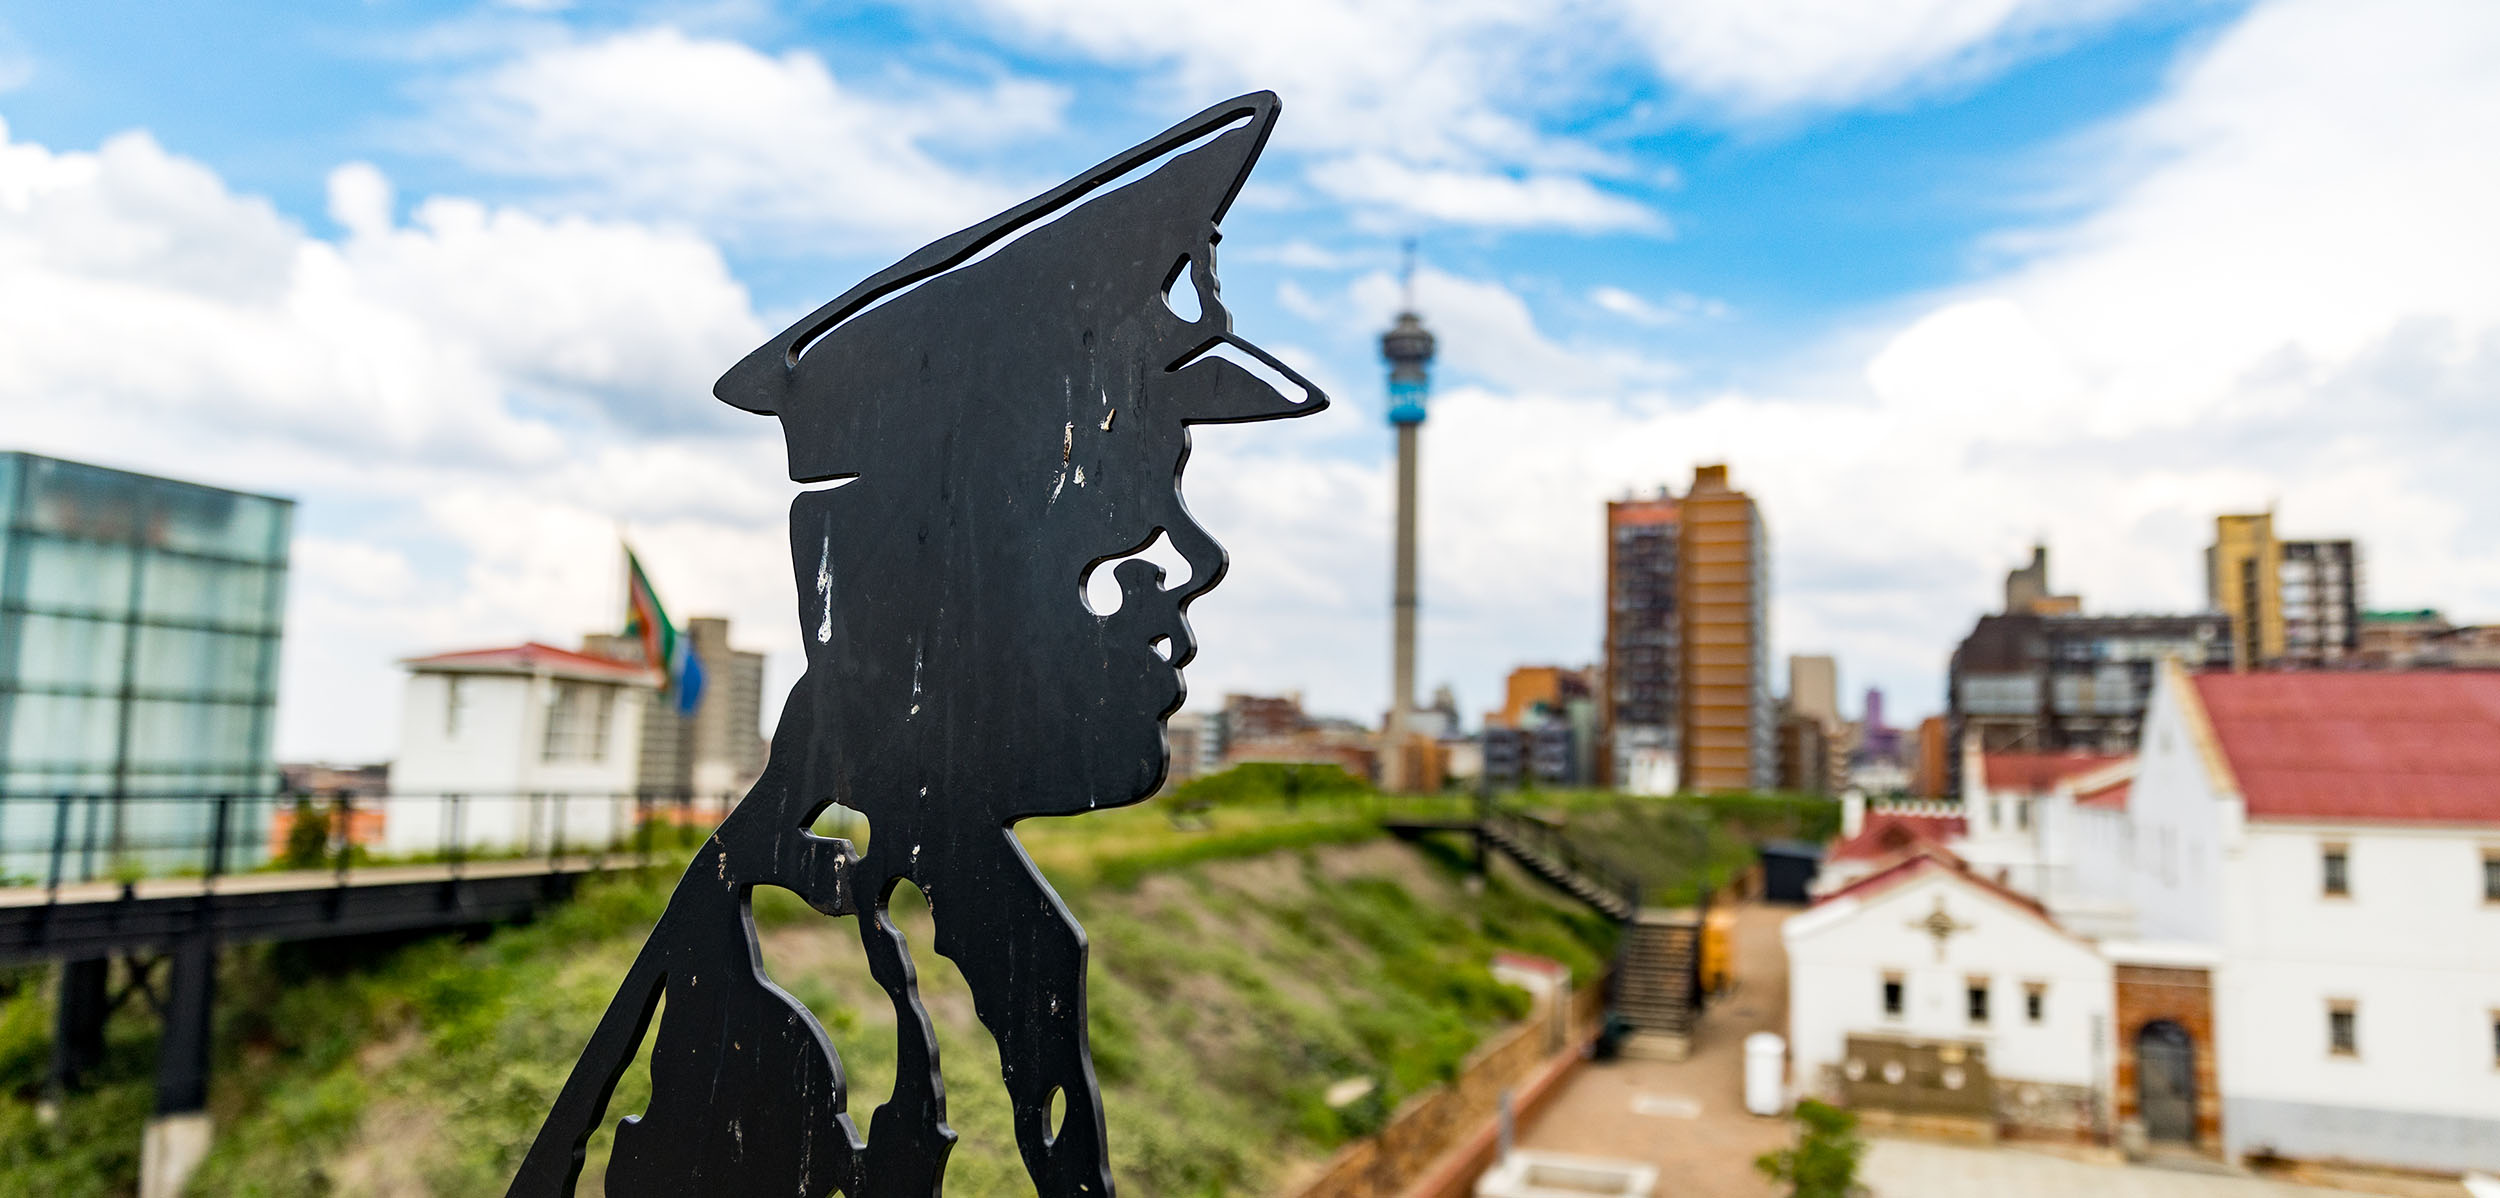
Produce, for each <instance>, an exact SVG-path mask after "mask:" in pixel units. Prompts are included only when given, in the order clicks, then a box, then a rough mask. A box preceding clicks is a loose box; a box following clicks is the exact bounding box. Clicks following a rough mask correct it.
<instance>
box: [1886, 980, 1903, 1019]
mask: <svg viewBox="0 0 2500 1198" xmlns="http://www.w3.org/2000/svg"><path fill="white" fill-rule="evenodd" d="M1902 988H1903V983H1902V981H1901V975H1900V974H1897V973H1888V974H1885V975H1884V1018H1886V1019H1899V1018H1901V1007H1902V1001H1901V999H1902Z"/></svg>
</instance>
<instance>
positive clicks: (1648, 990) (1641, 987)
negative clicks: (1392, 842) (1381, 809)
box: [1389, 811, 1702, 1061]
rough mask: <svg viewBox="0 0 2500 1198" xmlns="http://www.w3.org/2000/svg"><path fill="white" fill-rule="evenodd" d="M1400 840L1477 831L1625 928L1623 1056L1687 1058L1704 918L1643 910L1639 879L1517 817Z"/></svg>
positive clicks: (1438, 824) (1405, 831)
mask: <svg viewBox="0 0 2500 1198" xmlns="http://www.w3.org/2000/svg"><path fill="white" fill-rule="evenodd" d="M1389 827H1390V828H1391V830H1392V831H1395V832H1397V833H1398V834H1400V835H1420V834H1423V833H1426V832H1451V831H1460V830H1463V829H1472V830H1473V831H1474V832H1475V834H1476V835H1477V836H1479V837H1482V838H1483V845H1484V847H1485V848H1488V849H1491V850H1495V851H1498V852H1501V853H1503V854H1506V855H1508V856H1509V857H1510V858H1511V859H1512V860H1514V861H1517V862H1518V863H1519V864H1520V866H1521V867H1522V868H1524V869H1526V870H1527V871H1528V872H1529V873H1532V874H1535V875H1536V876H1537V877H1539V878H1542V879H1544V880H1545V881H1546V882H1548V883H1550V884H1552V885H1553V886H1554V887H1555V888H1556V889H1559V890H1561V891H1562V892H1564V893H1565V894H1568V895H1570V896H1571V897H1573V898H1575V899H1578V900H1579V901H1581V902H1582V903H1585V904H1587V905H1588V906H1589V907H1590V909H1592V910H1595V911H1597V912H1598V913H1600V914H1602V915H1604V916H1606V917H1607V918H1608V919H1612V920H1615V921H1617V922H1619V923H1621V924H1623V925H1624V928H1623V939H1622V942H1621V944H1620V946H1619V947H1618V948H1617V949H1616V956H1615V1002H1614V1008H1615V1010H1616V1012H1617V1013H1619V1014H1620V1015H1622V1016H1623V1018H1624V1021H1625V1022H1627V1023H1629V1024H1630V1025H1631V1027H1632V1035H1631V1037H1630V1038H1629V1039H1628V1040H1626V1041H1625V1043H1624V1051H1625V1052H1626V1053H1629V1054H1632V1055H1635V1056H1651V1057H1662V1058H1665V1059H1667V1060H1677V1061H1680V1060H1683V1059H1684V1057H1685V1055H1686V1054H1687V1053H1688V1052H1689V1051H1690V1049H1691V1045H1692V1039H1693V1028H1694V1025H1695V1023H1696V1022H1697V1021H1698V1020H1699V1019H1700V1016H1701V959H1700V958H1701V936H1702V912H1700V911H1696V910H1691V909H1668V908H1661V907H1644V906H1642V905H1641V903H1640V895H1641V883H1640V881H1639V879H1637V878H1634V877H1632V876H1630V875H1628V874H1625V873H1622V872H1621V871H1619V870H1618V869H1617V868H1616V867H1615V866H1613V865H1612V864H1611V863H1609V862H1607V861H1604V860H1602V859H1600V858H1598V857H1596V856H1594V855H1592V854H1589V853H1587V852H1585V851H1583V850H1582V849H1581V847H1580V846H1578V845H1576V844H1574V843H1573V842H1572V840H1571V838H1570V837H1569V836H1567V835H1565V834H1564V832H1563V830H1562V829H1561V828H1560V827H1559V826H1557V825H1556V824H1555V823H1554V822H1552V821H1549V820H1545V819H1541V818H1538V817H1535V816H1530V815H1521V814H1517V813H1512V812H1503V811H1493V812H1487V813H1485V814H1484V815H1482V816H1481V817H1479V818H1478V819H1476V820H1473V821H1457V820H1447V821H1416V820H1409V821H1401V822H1392V823H1390V824H1389Z"/></svg>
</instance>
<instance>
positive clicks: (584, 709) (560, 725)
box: [539, 682, 616, 763]
mask: <svg viewBox="0 0 2500 1198" xmlns="http://www.w3.org/2000/svg"><path fill="white" fill-rule="evenodd" d="M615 711H616V688H615V687H612V686H601V685H598V684H595V683H588V682H558V683H554V684H553V685H551V686H550V687H549V688H548V691H547V729H546V735H545V739H544V741H543V742H542V746H541V751H540V753H539V758H540V760H542V761H546V762H549V763H559V762H584V761H604V760H606V759H607V756H608V725H609V724H610V723H612V722H613V721H612V720H611V719H610V717H611V716H612V715H613V714H614V713H615Z"/></svg>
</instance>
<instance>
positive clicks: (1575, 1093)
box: [1519, 905, 1795, 1198]
mask: <svg viewBox="0 0 2500 1198" xmlns="http://www.w3.org/2000/svg"><path fill="white" fill-rule="evenodd" d="M1794 913H1795V910H1794V909H1793V908H1787V907H1761V906H1751V905H1748V906H1745V907H1742V908H1739V909H1738V911H1737V915H1736V935H1735V942H1734V944H1733V945H1731V946H1730V947H1732V948H1733V949H1734V950H1735V951H1734V955H1735V958H1736V961H1735V964H1736V977H1737V984H1736V989H1735V990H1734V991H1733V992H1732V993H1730V994H1728V995H1727V996H1726V997H1724V998H1721V999H1720V1000H1719V1001H1718V1002H1717V1003H1716V1004H1715V1005H1713V1006H1712V1007H1711V1008H1710V1010H1709V1012H1708V1014H1706V1015H1705V1016H1703V1018H1702V1021H1701V1034H1700V1035H1699V1036H1698V1037H1696V1038H1695V1040H1694V1043H1693V1055H1692V1057H1691V1059H1689V1060H1685V1061H1678V1062H1674V1063H1669V1062H1666V1061H1641V1060H1622V1061H1599V1062H1591V1063H1590V1064H1587V1065H1584V1066H1582V1067H1581V1069H1580V1071H1579V1072H1578V1073H1576V1074H1574V1075H1573V1076H1572V1077H1571V1079H1570V1080H1569V1081H1566V1082H1564V1083H1563V1090H1562V1092H1561V1093H1560V1094H1557V1095H1555V1097H1554V1100H1553V1101H1552V1102H1551V1103H1549V1104H1547V1106H1546V1108H1545V1109H1544V1110H1543V1111H1541V1112H1539V1113H1538V1116H1537V1118H1536V1120H1535V1121H1534V1122H1532V1123H1529V1124H1528V1125H1527V1126H1525V1127H1523V1128H1521V1129H1520V1135H1519V1143H1520V1145H1521V1146H1522V1147H1527V1148H1542V1149H1546V1150H1548V1151H1553V1152H1573V1153H1580V1154H1584V1155H1588V1156H1611V1157H1620V1158H1630V1159H1635V1160H1642V1161H1647V1162H1649V1163H1651V1164H1654V1165H1657V1166H1658V1169H1659V1176H1660V1181H1659V1184H1658V1191H1659V1193H1660V1194H1670V1195H1675V1196H1676V1198H1687V1196H1707V1198H1773V1196H1775V1195H1777V1194H1778V1193H1779V1192H1780V1191H1779V1190H1778V1189H1777V1188H1776V1187H1774V1186H1773V1185H1772V1184H1771V1183H1770V1181H1769V1180H1768V1179H1766V1178H1764V1177H1763V1176H1762V1175H1761V1174H1760V1173H1757V1172H1755V1171H1754V1167H1753V1158H1754V1157H1756V1156H1758V1155H1760V1154H1762V1153H1765V1152H1768V1151H1770V1150H1772V1149H1774V1148H1779V1147H1781V1146H1783V1145H1785V1144H1787V1143H1788V1139H1789V1133H1788V1124H1787V1122H1786V1121H1785V1120H1782V1119H1764V1118H1759V1117H1756V1116H1753V1115H1748V1114H1746V1113H1745V1101H1744V1098H1745V1091H1744V1086H1745V1075H1744V1067H1745V1061H1744V1052H1745V1037H1746V1036H1748V1035H1751V1034H1752V1033H1754V1032H1759V1031H1773V1032H1779V1033H1781V1034H1782V1035H1785V1034H1787V1030H1788V1029H1787V1020H1788V954H1787V953H1786V952H1785V951H1783V950H1782V949H1781V947H1780V923H1781V922H1782V921H1783V920H1785V919H1787V918H1788V917H1789V916H1790V915H1792V914H1794Z"/></svg>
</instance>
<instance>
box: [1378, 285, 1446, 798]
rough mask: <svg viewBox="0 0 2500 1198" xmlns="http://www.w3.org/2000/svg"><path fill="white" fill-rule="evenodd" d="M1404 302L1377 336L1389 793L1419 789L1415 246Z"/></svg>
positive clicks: (1421, 345) (1421, 357)
mask: <svg viewBox="0 0 2500 1198" xmlns="http://www.w3.org/2000/svg"><path fill="white" fill-rule="evenodd" d="M1399 279H1400V284H1401V286H1402V287H1403V289H1404V292H1405V302H1404V304H1403V306H1402V309H1401V310H1400V311H1399V312H1398V317H1397V321H1396V323H1395V324H1393V325H1392V326H1391V327H1390V329H1389V331H1388V332H1386V333H1383V334H1381V335H1380V356H1382V357H1384V358H1387V359H1388V360H1389V427H1391V428H1394V429H1396V430H1397V432H1398V539H1397V564H1396V567H1395V570H1394V581H1393V583H1392V590H1391V598H1390V614H1391V617H1392V621H1393V625H1394V628H1393V631H1392V633H1391V638H1392V640H1391V647H1390V654H1389V656H1390V671H1389V676H1390V685H1391V687H1392V688H1393V690H1392V693H1391V698H1390V704H1389V719H1388V727H1387V729H1386V732H1387V735H1386V737H1385V738H1384V739H1385V740H1386V741H1387V744H1386V746H1385V747H1386V749H1387V752H1384V753H1383V754H1381V760H1382V765H1383V769H1382V774H1383V776H1382V781H1383V782H1385V783H1387V784H1388V785H1389V786H1390V787H1391V788H1393V789H1405V788H1408V787H1412V786H1414V785H1416V784H1417V782H1418V779H1416V778H1414V777H1413V776H1412V774H1411V770H1410V768H1409V765H1408V761H1407V758H1408V753H1407V742H1408V739H1409V734H1410V733H1411V732H1412V731H1413V716H1414V712H1415V602H1416V597H1415V453H1416V441H1417V439H1418V438H1419V436H1420V435H1421V434H1422V432H1423V427H1424V397H1425V395H1426V394H1427V393H1428V392H1430V391H1431V389H1432V376H1431V373H1430V367H1431V365H1432V349H1433V342H1432V334H1431V332H1429V331H1428V330H1426V329H1425V328H1424V321H1423V318H1422V317H1420V316H1417V315H1416V314H1415V243H1414V242H1413V241H1411V240H1410V241H1408V242H1407V243H1406V262H1405V265H1404V267H1403V268H1402V269H1401V271H1400V272H1399Z"/></svg>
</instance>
